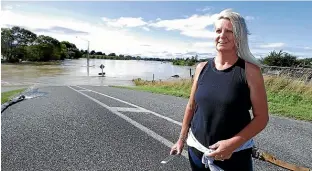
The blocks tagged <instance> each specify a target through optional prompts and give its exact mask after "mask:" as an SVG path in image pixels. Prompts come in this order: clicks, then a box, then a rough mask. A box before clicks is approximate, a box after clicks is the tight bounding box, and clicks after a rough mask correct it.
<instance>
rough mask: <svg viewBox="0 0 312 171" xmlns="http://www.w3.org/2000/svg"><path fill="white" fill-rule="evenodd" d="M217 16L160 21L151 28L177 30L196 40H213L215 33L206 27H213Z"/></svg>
mask: <svg viewBox="0 0 312 171" xmlns="http://www.w3.org/2000/svg"><path fill="white" fill-rule="evenodd" d="M215 19H216V15H215V14H214V15H196V14H195V15H192V16H191V17H188V18H184V19H172V20H160V21H158V22H155V23H151V24H149V26H151V27H156V28H165V30H167V31H173V30H177V31H180V33H181V34H182V35H186V36H189V37H195V38H213V37H214V32H212V31H210V30H207V29H206V27H207V26H210V25H213V23H214V21H215Z"/></svg>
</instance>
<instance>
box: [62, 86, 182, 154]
mask: <svg viewBox="0 0 312 171" xmlns="http://www.w3.org/2000/svg"><path fill="white" fill-rule="evenodd" d="M67 87H68V88H70V89H72V90H74V91H76V92H78V93H80V94H81V95H83V96H85V97H87V98H89V99H90V100H92V101H94V102H96V103H97V104H99V105H101V106H102V107H104V108H106V109H108V110H109V111H111V112H112V113H113V114H115V115H117V116H119V117H121V118H123V119H124V120H126V121H127V122H129V123H130V124H132V125H133V126H135V127H137V128H139V129H140V130H142V131H143V132H145V133H146V134H147V135H149V136H151V137H153V138H154V139H156V140H158V141H159V142H161V143H163V144H164V145H166V146H167V147H169V148H171V147H172V146H173V145H174V143H172V142H171V141H169V140H167V139H166V138H164V137H162V136H160V135H159V134H157V133H156V132H154V131H152V130H150V129H149V128H147V127H145V126H143V125H142V124H140V123H138V122H136V121H134V120H132V119H131V118H129V117H127V116H126V115H124V114H122V113H120V112H119V111H116V110H113V109H112V108H111V107H109V106H107V105H106V104H104V103H102V102H100V101H98V100H96V99H94V98H93V97H90V96H88V95H86V94H84V93H83V92H81V91H78V90H76V89H74V88H72V87H71V86H67ZM77 87H78V86H77ZM168 153H169V152H168ZM181 155H182V156H184V157H185V158H187V159H188V154H187V152H186V151H185V150H183V151H182V154H181Z"/></svg>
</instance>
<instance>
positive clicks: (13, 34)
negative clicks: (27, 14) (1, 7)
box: [1, 26, 83, 62]
mask: <svg viewBox="0 0 312 171" xmlns="http://www.w3.org/2000/svg"><path fill="white" fill-rule="evenodd" d="M82 55H83V51H80V50H79V49H78V48H77V47H76V45H75V44H73V43H70V42H68V41H61V42H60V41H58V40H57V39H55V38H53V37H50V36H45V35H37V34H35V33H33V32H31V31H29V30H27V29H24V28H21V27H17V26H14V27H12V28H1V56H2V57H1V59H2V58H3V59H4V60H5V61H8V62H19V61H52V60H64V59H66V58H67V59H78V58H80V57H82Z"/></svg>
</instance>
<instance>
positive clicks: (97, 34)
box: [1, 10, 207, 57]
mask: <svg viewBox="0 0 312 171" xmlns="http://www.w3.org/2000/svg"><path fill="white" fill-rule="evenodd" d="M1 15H2V20H1V26H2V27H3V26H6V25H17V26H21V27H25V28H27V29H29V30H31V31H33V30H36V29H38V28H41V29H47V30H48V29H49V28H51V27H54V26H60V27H64V28H69V29H73V30H78V31H83V32H88V35H86V36H81V35H79V34H76V35H75V34H62V33H57V32H38V31H33V32H35V33H36V34H37V35H41V34H43V35H47V36H51V37H54V38H56V39H58V40H59V41H63V40H67V41H70V42H72V43H74V44H76V46H77V47H78V48H80V49H86V48H87V42H86V41H85V40H89V41H90V50H95V51H102V52H104V53H112V52H114V53H116V54H130V55H131V54H141V55H142V56H147V57H166V54H164V53H163V52H164V51H167V52H170V53H173V54H175V53H187V52H188V51H196V50H198V51H207V50H206V49H201V48H197V49H196V47H189V44H188V43H186V42H183V41H179V40H173V39H170V38H168V39H161V38H157V37H152V36H140V35H138V34H134V33H132V32H130V31H128V30H126V29H124V28H115V27H108V26H106V25H105V24H103V23H102V24H93V23H90V22H88V21H80V20H77V19H73V18H66V17H61V16H56V15H48V14H38V13H25V12H20V11H14V12H13V11H10V10H4V11H2V12H1ZM104 20H105V21H106V22H110V21H112V20H111V19H107V18H104ZM116 21H117V20H116ZM119 21H126V20H119ZM127 21H129V20H127ZM132 21H137V20H132ZM119 23H122V24H121V25H123V26H135V25H136V26H137V25H143V24H138V23H139V22H137V23H136V24H129V23H127V22H119ZM126 23H127V24H126ZM141 23H144V22H141ZM144 27H146V26H143V28H142V29H145V30H148V29H149V28H147V27H146V28H144ZM77 35H78V36H80V37H79V38H76V36H77ZM82 39H84V40H82ZM142 45H149V46H142Z"/></svg>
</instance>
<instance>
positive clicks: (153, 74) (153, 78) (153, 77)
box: [153, 74, 154, 82]
mask: <svg viewBox="0 0 312 171" xmlns="http://www.w3.org/2000/svg"><path fill="white" fill-rule="evenodd" d="M153 82H154V74H153Z"/></svg>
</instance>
